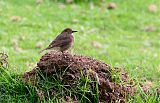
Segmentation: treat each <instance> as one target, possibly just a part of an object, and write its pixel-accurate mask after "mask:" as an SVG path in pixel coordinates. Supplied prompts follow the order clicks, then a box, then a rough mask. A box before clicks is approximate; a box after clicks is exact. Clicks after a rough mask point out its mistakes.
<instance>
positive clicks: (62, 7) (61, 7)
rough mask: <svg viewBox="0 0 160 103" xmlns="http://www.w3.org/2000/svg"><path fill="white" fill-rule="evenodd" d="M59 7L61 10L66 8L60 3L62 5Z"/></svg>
mask: <svg viewBox="0 0 160 103" xmlns="http://www.w3.org/2000/svg"><path fill="white" fill-rule="evenodd" d="M58 7H59V8H60V9H64V8H65V7H66V6H65V5H64V4H63V3H60V4H59V5H58Z"/></svg>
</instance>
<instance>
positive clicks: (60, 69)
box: [23, 52, 135, 103]
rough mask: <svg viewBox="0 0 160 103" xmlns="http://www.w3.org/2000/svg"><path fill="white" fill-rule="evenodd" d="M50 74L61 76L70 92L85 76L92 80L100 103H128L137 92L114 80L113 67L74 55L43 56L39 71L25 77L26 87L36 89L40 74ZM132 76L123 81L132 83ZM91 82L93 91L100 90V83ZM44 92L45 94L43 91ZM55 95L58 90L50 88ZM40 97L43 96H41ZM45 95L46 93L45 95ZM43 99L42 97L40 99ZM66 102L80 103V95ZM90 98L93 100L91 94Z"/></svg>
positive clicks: (69, 98)
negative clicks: (33, 86) (31, 86)
mask: <svg viewBox="0 0 160 103" xmlns="http://www.w3.org/2000/svg"><path fill="white" fill-rule="evenodd" d="M39 71H40V72H41V73H43V74H47V76H48V77H50V76H52V77H53V76H56V74H57V73H58V75H59V76H60V79H61V80H62V82H63V84H64V85H69V87H70V88H76V86H77V85H78V84H77V83H80V82H81V77H82V75H83V76H84V77H89V79H90V80H92V81H95V82H96V83H97V84H98V89H99V90H98V91H99V102H101V103H109V102H111V101H112V102H120V103H125V102H126V101H127V98H128V96H129V95H134V92H135V88H132V86H129V85H127V86H126V85H122V84H118V83H116V82H115V81H114V80H113V78H112V72H113V71H112V69H111V67H110V66H109V65H108V64H106V63H104V62H102V61H99V60H96V59H93V58H90V57H86V56H79V55H71V54H70V53H63V54H62V53H61V52H50V53H47V54H45V55H43V56H42V57H41V59H40V61H39V62H38V63H37V67H36V68H34V69H33V70H32V71H30V72H26V73H25V74H24V75H23V81H24V82H25V83H31V84H32V85H36V84H37V82H38V79H40V78H39V77H38V72H39ZM128 78H129V77H128V75H127V74H123V77H122V79H124V81H127V82H128ZM95 82H91V83H90V84H89V85H88V86H90V87H91V89H93V88H95V87H96V83H95ZM40 91H41V90H40ZM49 91H50V93H51V94H52V95H55V94H56V91H57V90H56V89H55V88H49ZM39 94H42V93H41V92H40V93H39ZM43 94H45V93H43ZM40 97H42V96H40ZM65 97H66V101H68V102H69V101H72V102H73V101H74V102H75V103H76V102H77V103H78V99H77V98H78V97H77V95H74V96H69V95H67V93H66V95H65ZM87 97H91V94H88V96H87Z"/></svg>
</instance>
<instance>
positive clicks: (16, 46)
mask: <svg viewBox="0 0 160 103" xmlns="http://www.w3.org/2000/svg"><path fill="white" fill-rule="evenodd" d="M12 46H13V48H14V50H15V51H16V52H23V50H22V48H20V47H19V46H18V40H17V39H15V38H14V39H13V40H12Z"/></svg>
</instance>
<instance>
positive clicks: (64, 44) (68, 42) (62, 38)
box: [39, 28, 78, 53]
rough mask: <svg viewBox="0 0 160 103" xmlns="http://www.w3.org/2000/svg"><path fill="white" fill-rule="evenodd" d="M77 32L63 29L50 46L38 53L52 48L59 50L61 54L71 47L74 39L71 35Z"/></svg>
mask: <svg viewBox="0 0 160 103" xmlns="http://www.w3.org/2000/svg"><path fill="white" fill-rule="evenodd" d="M74 32H78V31H74V30H72V29H71V28H66V29H64V30H63V31H62V32H61V33H60V34H59V35H58V36H57V37H56V38H55V39H54V40H53V41H52V42H51V43H50V44H49V46H48V47H47V48H45V49H43V50H41V51H40V52H39V53H42V52H43V51H45V50H52V49H54V48H57V47H58V48H59V50H60V51H61V52H62V53H63V52H64V51H66V50H68V49H69V48H71V47H72V46H73V43H74V37H73V33H74Z"/></svg>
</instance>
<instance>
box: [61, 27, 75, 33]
mask: <svg viewBox="0 0 160 103" xmlns="http://www.w3.org/2000/svg"><path fill="white" fill-rule="evenodd" d="M64 32H67V34H72V33H74V32H78V31H74V30H72V29H70V28H66V29H64V30H63V31H62V33H64Z"/></svg>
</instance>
